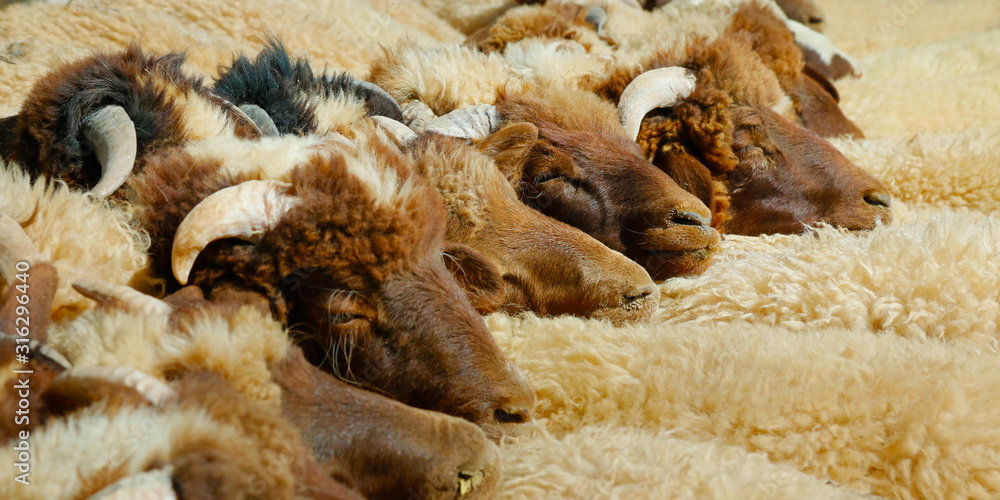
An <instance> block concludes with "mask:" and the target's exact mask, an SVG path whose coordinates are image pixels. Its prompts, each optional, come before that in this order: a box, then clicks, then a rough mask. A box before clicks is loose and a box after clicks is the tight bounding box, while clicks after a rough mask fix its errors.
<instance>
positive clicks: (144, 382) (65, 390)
mask: <svg viewBox="0 0 1000 500" xmlns="http://www.w3.org/2000/svg"><path fill="white" fill-rule="evenodd" d="M109 388H110V389H113V390H114V391H119V390H120V389H121V388H126V389H129V390H132V391H135V393H136V394H138V395H140V396H142V398H143V399H145V400H146V401H149V402H150V403H151V404H153V405H155V406H159V407H162V406H165V405H167V404H170V403H172V402H174V401H176V400H177V393H176V392H175V391H174V390H173V389H171V388H170V386H168V385H167V384H166V383H164V382H163V381H162V380H160V379H158V378H156V377H154V376H152V375H150V374H148V373H145V372H142V371H139V370H136V369H135V368H130V367H127V366H77V367H75V368H71V369H69V370H66V371H64V372H62V373H60V374H59V376H57V377H56V378H54V379H53V380H52V385H50V386H49V389H48V392H49V393H51V394H54V395H58V396H60V397H64V398H67V399H69V400H71V401H82V402H90V401H96V400H98V399H101V398H102V397H103V394H105V392H104V391H105V390H107V389H109ZM53 391H54V392H53Z"/></svg>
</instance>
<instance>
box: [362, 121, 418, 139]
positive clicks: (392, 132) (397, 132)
mask: <svg viewBox="0 0 1000 500" xmlns="http://www.w3.org/2000/svg"><path fill="white" fill-rule="evenodd" d="M372 120H375V123H376V124H377V125H378V126H379V127H381V128H382V130H384V131H385V133H386V134H389V137H391V138H392V140H394V141H396V144H398V145H400V146H402V145H404V144H406V143H407V142H410V141H412V140H413V139H414V138H415V137H416V136H417V133H416V132H414V131H413V130H410V127H407V126H406V125H403V124H402V123H399V122H397V121H396V120H393V119H392V118H388V117H385V116H373V117H372Z"/></svg>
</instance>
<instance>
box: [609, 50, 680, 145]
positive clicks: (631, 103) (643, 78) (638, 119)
mask: <svg viewBox="0 0 1000 500" xmlns="http://www.w3.org/2000/svg"><path fill="white" fill-rule="evenodd" d="M696 85H697V79H696V78H695V76H694V72H692V71H691V70H689V69H687V68H682V67H679V66H673V67H670V68H657V69H651V70H649V71H646V72H645V73H643V74H641V75H639V76H637V77H635V79H634V80H632V82H631V83H629V84H628V86H627V87H625V91H624V92H622V96H621V98H620V99H619V100H618V117H619V118H620V119H621V121H622V125H624V126H625V130H626V131H627V132H628V134H629V137H630V138H631V139H632V140H633V141H634V140H635V139H636V137H638V136H639V127H640V126H641V125H642V119H643V118H644V117H645V116H646V113H649V112H650V111H652V110H654V109H657V108H669V107H671V106H674V105H676V104H677V103H678V102H680V101H682V100H684V99H687V98H688V96H690V95H691V92H694V89H695V86H696Z"/></svg>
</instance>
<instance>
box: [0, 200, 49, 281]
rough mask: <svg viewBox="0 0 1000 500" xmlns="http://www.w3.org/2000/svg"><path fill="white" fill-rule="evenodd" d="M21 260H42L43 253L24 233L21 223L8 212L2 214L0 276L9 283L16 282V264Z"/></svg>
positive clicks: (0, 225) (0, 220)
mask: <svg viewBox="0 0 1000 500" xmlns="http://www.w3.org/2000/svg"><path fill="white" fill-rule="evenodd" d="M20 261H27V262H28V263H29V264H34V263H35V262H41V261H42V254H41V253H39V252H38V249H37V248H36V247H35V244H34V243H32V242H31V240H30V239H29V238H28V235H27V234H25V233H24V229H22V228H21V224H18V222H17V221H16V220H14V219H12V218H11V217H10V216H9V215H7V214H0V276H3V280H4V281H5V282H7V284H12V283H14V279H15V276H16V274H17V268H16V265H17V263H18V262H20Z"/></svg>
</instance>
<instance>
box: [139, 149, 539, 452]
mask: <svg viewBox="0 0 1000 500" xmlns="http://www.w3.org/2000/svg"><path fill="white" fill-rule="evenodd" d="M368 146H369V148H367V149H366V150H365V151H366V153H365V154H362V155H361V156H362V158H359V157H355V156H352V155H347V156H346V158H345V155H340V154H329V153H327V154H319V155H316V156H314V157H313V158H312V159H311V160H310V161H308V162H307V163H306V164H305V165H303V166H301V167H299V168H297V169H296V170H294V171H292V172H291V173H290V176H289V180H290V185H289V187H288V191H287V195H288V196H289V197H291V198H292V199H294V200H295V201H294V204H295V206H294V208H291V209H290V210H288V211H287V212H285V213H283V215H281V217H280V219H279V220H277V221H276V224H275V225H273V227H271V228H270V229H268V230H266V231H265V232H263V234H261V235H260V238H259V241H258V242H257V243H249V242H246V241H239V240H234V239H232V238H226V239H221V240H219V241H216V242H215V243H212V244H209V245H208V246H207V247H205V248H204V250H203V251H201V253H200V256H199V257H198V260H197V262H196V265H195V266H194V268H193V271H192V272H191V275H190V280H189V282H190V283H191V284H195V285H197V286H198V287H199V288H201V289H202V290H204V291H205V295H206V296H207V297H208V298H210V299H211V300H216V301H227V300H235V301H243V302H247V301H256V302H258V303H260V304H262V305H263V307H265V308H266V309H268V310H270V311H271V312H272V313H273V314H274V315H275V317H276V318H278V319H279V320H281V321H283V322H285V323H287V324H289V325H291V326H293V327H294V328H295V330H296V331H297V332H298V334H299V335H300V337H301V342H302V346H303V348H304V350H305V351H306V355H307V357H308V358H309V359H310V360H311V361H313V362H314V363H316V364H318V365H321V366H323V367H324V368H325V369H328V370H330V371H332V372H334V373H335V374H337V375H338V376H340V377H342V378H344V379H345V380H348V381H350V382H352V383H355V384H358V385H361V386H365V387H369V388H375V389H377V390H380V391H382V392H384V393H387V394H389V395H391V396H392V397H393V398H395V399H398V400H400V401H402V402H403V403H406V404H409V405H412V406H417V407H420V408H426V409H431V410H438V411H442V412H445V413H449V414H451V415H455V416H459V417H462V418H465V419H468V420H470V421H472V422H474V423H476V424H479V425H480V426H481V427H482V428H483V429H484V430H485V431H486V432H487V434H489V435H490V437H492V438H496V439H498V438H499V437H500V435H501V434H502V429H503V428H504V427H502V426H506V424H508V423H515V422H523V421H527V420H530V419H531V415H532V412H533V408H534V394H533V392H532V391H531V389H530V387H529V386H528V384H527V383H526V382H525V380H524V379H523V377H522V375H521V374H520V372H519V371H518V370H517V368H516V367H514V366H513V365H512V364H511V363H510V362H509V361H508V360H507V359H506V358H505V357H504V356H503V354H502V353H501V352H500V350H499V348H498V347H497V345H496V343H495V342H494V341H493V338H492V337H491V336H490V334H489V333H488V332H487V331H486V328H485V325H484V324H483V322H482V319H481V318H480V317H479V316H478V314H477V313H476V311H475V310H474V309H473V307H472V305H471V304H470V302H469V299H468V297H467V296H466V295H465V292H464V291H463V290H462V289H461V288H460V286H459V284H458V283H457V281H456V280H455V278H454V277H452V276H451V275H450V274H449V272H448V269H447V268H446V266H445V263H444V260H443V256H442V249H443V248H444V232H445V214H444V211H443V208H442V206H441V199H440V196H439V195H438V193H437V192H436V191H435V190H433V189H431V188H429V187H427V186H425V185H423V182H422V181H421V180H419V179H418V178H417V177H416V176H414V175H412V170H411V169H410V166H409V165H410V164H409V163H408V161H407V160H406V158H405V157H403V156H402V155H401V154H400V153H399V152H398V150H396V149H395V147H393V146H390V145H388V144H385V143H383V142H380V141H376V142H375V143H373V144H369V145H368ZM150 169H151V170H150V172H149V173H150V174H151V175H147V176H146V178H145V179H143V180H142V182H135V183H134V187H135V188H136V191H137V193H138V196H139V197H140V198H141V199H143V200H144V204H145V205H146V214H147V217H146V218H147V221H148V222H147V225H149V226H150V229H149V231H150V233H151V234H152V235H154V236H155V235H161V234H165V235H169V234H172V233H171V230H170V229H169V228H170V227H177V225H176V224H177V221H178V220H180V219H183V218H184V216H185V215H186V214H187V211H188V210H190V208H191V207H193V206H194V205H196V204H197V203H198V202H199V201H201V200H202V199H204V198H205V197H206V196H207V195H209V194H212V193H216V192H217V191H219V190H220V189H222V188H224V187H226V185H228V184H229V183H231V182H233V180H232V179H229V180H227V179H226V178H225V177H226V176H222V175H218V174H217V171H218V164H217V163H213V162H211V161H209V162H201V163H199V162H193V164H192V158H191V157H190V155H184V154H182V155H178V156H176V157H164V158H163V159H162V162H161V163H157V164H156V165H151V166H150ZM241 181H242V179H241V180H237V181H236V182H237V183H239V182H241ZM167 186H184V187H182V188H181V190H184V191H186V193H183V194H177V193H171V192H170V190H169V189H168V188H167ZM187 186H193V187H191V188H189V187H187ZM184 197H187V199H182V198H184ZM185 222H186V221H185ZM157 225H162V226H159V227H158V226H157ZM178 233H180V231H178ZM177 238H178V239H181V237H180V235H178V236H177ZM169 240H170V238H169V237H167V238H164V241H163V242H162V243H160V245H161V246H160V247H159V248H158V250H157V251H156V253H157V254H158V255H160V256H161V257H159V258H157V260H158V261H159V262H158V266H165V265H169V262H166V263H164V262H163V261H162V260H163V259H162V256H164V255H170V251H169V250H166V249H165V248H164V246H163V245H173V243H172V242H170V241H169ZM466 260H467V261H468V265H469V266H470V267H471V266H475V265H476V264H477V263H478V261H481V260H482V258H481V257H478V254H473V253H470V254H468V255H466ZM474 261H476V262H474ZM464 265H465V263H463V266H464ZM482 267H483V268H486V269H489V268H490V267H489V266H488V265H485V264H484V265H483V266H482ZM161 269H163V267H161ZM167 273H168V272H165V274H167ZM485 279H493V280H498V279H499V278H498V277H496V276H493V275H489V274H487V275H486V276H485Z"/></svg>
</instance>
